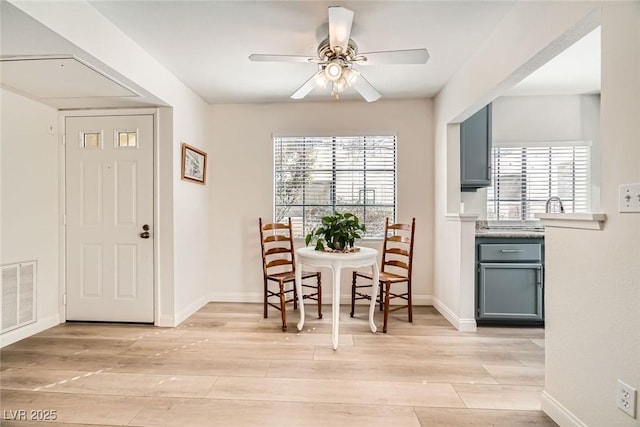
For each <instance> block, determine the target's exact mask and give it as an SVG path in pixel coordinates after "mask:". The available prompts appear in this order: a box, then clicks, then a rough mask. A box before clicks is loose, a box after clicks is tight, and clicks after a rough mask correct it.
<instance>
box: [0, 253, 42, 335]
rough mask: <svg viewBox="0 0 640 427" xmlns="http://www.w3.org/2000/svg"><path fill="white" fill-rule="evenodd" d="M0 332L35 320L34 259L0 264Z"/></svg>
mask: <svg viewBox="0 0 640 427" xmlns="http://www.w3.org/2000/svg"><path fill="white" fill-rule="evenodd" d="M1 285H2V286H1V287H2V292H1V293H0V298H1V301H0V306H1V307H2V325H1V329H0V333H4V332H7V331H10V330H13V329H17V328H20V327H22V326H25V325H28V324H29V323H33V322H35V321H36V261H26V262H21V263H18V264H7V265H3V266H2V284H1Z"/></svg>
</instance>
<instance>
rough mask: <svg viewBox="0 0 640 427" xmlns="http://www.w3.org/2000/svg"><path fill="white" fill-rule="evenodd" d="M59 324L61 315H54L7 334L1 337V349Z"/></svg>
mask: <svg viewBox="0 0 640 427" xmlns="http://www.w3.org/2000/svg"><path fill="white" fill-rule="evenodd" d="M59 324H60V315H58V314H53V315H51V316H49V317H45V318H44V319H41V320H38V321H37V322H35V323H31V324H30V325H26V326H23V327H21V328H18V329H14V330H12V331H9V332H5V333H4V334H2V335H0V348H2V347H5V346H8V345H9V344H13V343H14V342H18V341H20V340H23V339H25V338H28V337H30V336H32V335H35V334H37V333H39V332H42V331H44V330H46V329H49V328H52V327H54V326H56V325H59Z"/></svg>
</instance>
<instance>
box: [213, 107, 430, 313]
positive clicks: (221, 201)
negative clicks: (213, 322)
mask: <svg viewBox="0 0 640 427" xmlns="http://www.w3.org/2000/svg"><path fill="white" fill-rule="evenodd" d="M210 117H211V134H212V139H213V148H212V150H211V155H210V159H211V163H210V167H211V169H210V186H211V191H212V193H211V209H210V210H211V235H210V237H211V242H212V245H213V247H212V260H211V272H212V277H213V279H212V280H211V281H210V283H211V287H212V297H211V298H212V300H218V301H219V300H228V301H262V264H261V258H260V242H259V237H258V217H260V216H262V217H263V218H272V215H273V214H272V212H273V141H272V134H274V133H275V134H280V135H313V134H319V135H331V134H336V135H359V134H372V133H376V132H379V133H391V134H397V136H398V151H397V152H398V177H397V180H398V187H397V193H398V195H397V197H398V210H397V217H398V220H400V221H409V220H410V218H411V217H413V216H415V218H416V246H415V258H414V260H415V266H414V287H413V289H414V296H415V297H414V298H415V299H416V303H418V304H420V303H422V304H425V303H430V295H431V294H432V277H433V126H432V103H431V101H430V100H407V101H389V100H387V101H385V100H381V101H378V102H375V103H372V104H367V103H365V102H356V101H354V102H345V101H328V102H316V103H311V102H296V103H286V104H250V105H214V106H212V107H211V116H210ZM370 244H371V245H373V247H378V248H379V246H380V242H370ZM323 283H324V284H326V285H327V290H328V289H330V283H331V277H330V274H328V273H327V274H324V275H323ZM348 283H350V282H348V281H347V274H346V273H345V274H343V284H342V294H343V295H344V296H346V295H347V293H348V292H350V291H349V289H350V288H348V287H347V284H348ZM325 295H330V294H329V293H328V292H327V293H325ZM328 301H329V300H328V299H327V300H325V302H328Z"/></svg>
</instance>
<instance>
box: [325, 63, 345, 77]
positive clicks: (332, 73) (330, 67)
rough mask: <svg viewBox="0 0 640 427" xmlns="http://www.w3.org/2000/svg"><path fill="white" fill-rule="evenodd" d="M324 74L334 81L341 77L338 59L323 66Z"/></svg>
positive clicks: (340, 65) (340, 66)
mask: <svg viewBox="0 0 640 427" xmlns="http://www.w3.org/2000/svg"><path fill="white" fill-rule="evenodd" d="M324 74H325V75H326V77H327V79H329V80H331V81H336V80H338V79H339V78H340V77H342V64H341V63H340V62H339V61H331V62H329V63H328V64H327V66H326V67H325V68H324Z"/></svg>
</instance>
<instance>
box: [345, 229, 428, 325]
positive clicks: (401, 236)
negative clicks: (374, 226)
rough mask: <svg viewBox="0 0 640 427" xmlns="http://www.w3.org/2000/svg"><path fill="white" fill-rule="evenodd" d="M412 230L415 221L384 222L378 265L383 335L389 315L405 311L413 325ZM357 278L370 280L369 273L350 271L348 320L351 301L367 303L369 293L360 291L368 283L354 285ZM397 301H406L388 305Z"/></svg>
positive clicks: (368, 285)
mask: <svg viewBox="0 0 640 427" xmlns="http://www.w3.org/2000/svg"><path fill="white" fill-rule="evenodd" d="M415 228H416V219H415V218H413V219H412V220H411V224H399V223H396V224H389V218H387V219H386V220H385V223H384V242H383V245H382V264H381V266H380V283H379V284H378V285H379V286H380V291H379V292H378V300H377V302H379V303H380V310H381V311H384V324H383V326H382V332H384V333H386V332H387V321H388V320H389V312H390V311H396V310H401V309H404V308H406V309H407V311H408V314H409V322H413V307H412V301H411V270H412V264H413V236H414V233H415ZM358 277H362V278H364V279H366V280H369V281H371V280H373V276H372V274H371V273H366V272H361V271H354V272H353V283H352V285H351V317H353V314H354V310H355V302H356V300H359V299H368V300H371V296H370V293H367V294H365V293H361V292H360V291H358V289H360V288H368V287H370V286H371V285H372V283H367V284H363V285H358V284H357V279H358ZM398 284H406V286H407V289H406V291H405V292H401V291H398V290H396V289H395V287H394V288H393V292H392V288H391V286H392V285H394V286H396V285H398ZM396 298H400V299H402V300H405V301H406V304H405V305H397V306H396V305H393V306H391V305H390V301H391V300H392V299H396Z"/></svg>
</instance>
